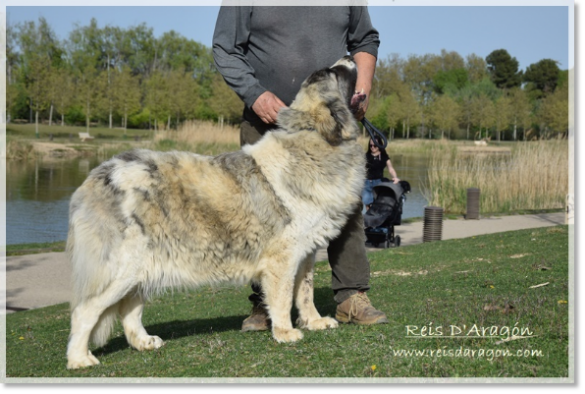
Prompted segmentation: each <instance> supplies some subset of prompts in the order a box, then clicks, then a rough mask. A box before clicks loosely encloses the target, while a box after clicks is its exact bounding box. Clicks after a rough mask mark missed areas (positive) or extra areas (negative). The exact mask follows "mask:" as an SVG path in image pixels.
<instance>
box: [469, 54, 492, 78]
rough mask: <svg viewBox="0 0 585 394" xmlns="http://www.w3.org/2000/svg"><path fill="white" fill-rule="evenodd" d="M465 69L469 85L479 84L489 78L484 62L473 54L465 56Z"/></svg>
mask: <svg viewBox="0 0 585 394" xmlns="http://www.w3.org/2000/svg"><path fill="white" fill-rule="evenodd" d="M465 69H466V70H467V76H468V78H469V82H471V83H476V82H479V81H481V80H482V79H484V78H486V77H488V76H489V75H488V71H487V64H486V62H485V60H484V59H483V58H482V57H480V56H477V55H476V54H475V53H472V54H470V55H468V56H467V58H466V62H465Z"/></svg>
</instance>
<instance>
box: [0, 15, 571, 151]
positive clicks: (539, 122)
mask: <svg viewBox="0 0 585 394" xmlns="http://www.w3.org/2000/svg"><path fill="white" fill-rule="evenodd" d="M6 73H7V75H6V76H7V78H6V81H7V89H6V100H7V101H6V110H7V112H8V115H9V119H22V118H29V119H31V120H32V115H29V114H34V116H35V119H37V120H40V119H49V121H51V120H52V119H53V117H54V116H56V119H59V118H60V122H58V123H59V124H65V123H75V122H80V123H83V124H85V125H86V127H90V125H92V124H95V123H96V122H100V123H102V124H107V125H109V126H110V127H114V126H115V125H120V126H121V128H122V129H126V128H127V127H154V128H169V127H176V126H177V125H179V124H180V123H181V122H183V121H186V120H193V119H215V120H218V119H223V120H225V121H227V122H231V123H233V122H237V121H239V120H240V117H241V114H242V109H243V103H242V102H241V100H240V99H239V98H238V97H237V95H236V94H235V93H234V92H233V91H232V90H231V89H230V88H229V87H228V86H227V84H226V83H225V81H224V80H223V78H222V77H221V75H220V74H219V73H218V72H217V70H216V69H215V66H214V62H213V58H212V54H211V49H210V48H207V47H206V46H204V45H202V44H201V43H198V42H195V41H193V40H190V39H188V38H186V37H183V36H181V35H180V34H179V33H177V32H175V31H172V30H171V31H168V32H165V33H163V34H162V35H160V36H159V37H156V36H155V35H154V33H153V29H152V28H150V27H148V26H147V25H146V24H144V23H143V24H139V25H136V26H133V27H130V28H125V29H123V28H119V27H116V26H109V25H108V26H100V25H99V23H98V21H97V20H95V19H93V20H91V21H90V22H89V23H88V24H87V25H84V26H80V25H77V26H75V27H74V29H73V30H72V31H71V33H70V34H69V36H68V37H66V38H65V39H64V40H62V41H61V40H59V39H58V38H57V37H56V36H55V34H54V32H53V31H52V30H51V27H50V26H49V25H48V23H47V22H46V20H44V19H43V18H39V20H38V21H35V22H25V23H21V24H17V25H11V24H8V26H7V31H6ZM523 81H524V83H525V85H524V86H522V85H521V82H523ZM567 92H568V71H567V70H559V69H558V64H557V63H556V62H555V61H553V60H551V59H543V60H541V61H540V62H538V63H536V64H533V65H531V66H530V67H528V68H527V70H526V72H523V71H521V70H519V69H518V61H517V60H516V59H515V58H514V57H512V56H511V55H510V54H509V53H508V52H507V51H506V50H505V49H498V50H495V51H493V52H492V53H490V54H489V55H488V56H487V57H486V58H485V59H484V58H482V57H480V56H478V55H476V54H470V55H468V56H467V57H466V58H463V57H462V56H461V55H460V54H458V53H457V52H453V51H446V50H442V51H441V52H440V53H439V54H421V55H414V54H412V55H409V56H408V57H407V58H401V57H400V56H399V55H398V54H392V55H390V56H389V57H388V58H386V59H378V64H377V67H376V73H375V76H374V81H373V85H372V91H371V98H370V107H369V110H368V118H369V119H370V120H371V121H372V122H373V123H374V124H375V125H376V126H377V127H378V128H380V129H381V130H384V131H385V132H387V133H388V135H389V136H390V137H391V138H394V137H402V138H413V137H425V138H426V137H433V136H440V137H442V138H453V136H455V138H458V137H463V138H467V139H472V138H483V137H487V136H491V135H492V134H494V133H495V134H494V135H495V136H496V137H497V138H498V139H514V140H516V139H520V138H527V136H528V130H533V131H534V130H538V133H539V134H540V136H541V137H552V136H555V135H558V134H561V135H563V133H566V131H567V128H568V123H567V122H568V93H567ZM433 132H434V133H433Z"/></svg>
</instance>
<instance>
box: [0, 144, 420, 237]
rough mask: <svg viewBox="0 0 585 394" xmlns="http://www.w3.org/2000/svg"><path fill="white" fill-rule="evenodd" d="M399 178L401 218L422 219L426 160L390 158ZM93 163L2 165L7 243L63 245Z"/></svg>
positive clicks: (410, 156)
mask: <svg viewBox="0 0 585 394" xmlns="http://www.w3.org/2000/svg"><path fill="white" fill-rule="evenodd" d="M392 163H393V165H394V168H395V169H396V171H397V173H398V176H399V177H400V179H404V180H407V181H409V182H410V185H411V188H412V191H411V192H410V193H409V194H408V195H407V200H406V202H405V203H404V211H403V215H402V218H403V219H406V218H412V217H422V216H423V214H424V207H425V205H427V202H426V200H425V199H424V197H423V196H422V194H421V182H423V180H424V179H425V177H426V170H427V164H426V157H425V156H422V155H393V156H392ZM97 165H99V161H98V160H97V159H86V158H78V159H73V160H48V161H37V162H16V161H11V160H7V161H6V243H7V244H20V243H36V242H55V241H64V240H65V239H66V238H67V226H68V224H67V221H68V215H69V212H68V211H69V199H70V197H71V195H72V194H73V192H74V191H75V189H77V188H78V187H79V186H80V185H81V184H82V183H83V181H84V180H85V178H86V177H87V175H88V174H89V172H90V171H91V170H92V169H93V168H95V167H96V166H97Z"/></svg>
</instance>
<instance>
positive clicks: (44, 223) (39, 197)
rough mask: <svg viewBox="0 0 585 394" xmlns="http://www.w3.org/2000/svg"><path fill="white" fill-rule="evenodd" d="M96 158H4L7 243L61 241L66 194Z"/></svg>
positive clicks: (65, 223)
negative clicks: (29, 159) (34, 159)
mask: <svg viewBox="0 0 585 394" xmlns="http://www.w3.org/2000/svg"><path fill="white" fill-rule="evenodd" d="M98 164H99V161H98V160H97V159H74V160H49V161H36V162H28V161H24V162H22V161H12V160H7V161H6V243H7V244H17V243H32V242H54V241H63V240H65V239H66V238H67V220H68V211H69V198H70V197H71V194H73V192H74V191H75V189H76V188H77V187H78V186H79V185H81V183H83V181H84V180H85V178H86V177H87V175H88V174H89V171H90V170H91V169H92V168H94V167H96V166H97V165H98Z"/></svg>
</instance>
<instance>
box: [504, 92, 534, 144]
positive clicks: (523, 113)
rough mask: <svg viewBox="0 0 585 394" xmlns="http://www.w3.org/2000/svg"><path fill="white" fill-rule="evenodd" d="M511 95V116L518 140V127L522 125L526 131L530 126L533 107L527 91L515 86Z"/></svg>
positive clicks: (515, 139) (515, 136)
mask: <svg viewBox="0 0 585 394" xmlns="http://www.w3.org/2000/svg"><path fill="white" fill-rule="evenodd" d="M509 97H510V104H509V105H510V116H511V118H512V119H511V123H512V125H513V126H514V131H513V139H514V141H517V140H518V132H517V130H518V127H519V126H520V127H522V129H523V130H524V132H525V131H526V128H527V127H529V126H530V122H531V119H530V113H531V107H530V102H529V101H528V96H527V95H526V92H525V91H524V90H522V89H520V88H514V89H512V90H511V91H510V93H509Z"/></svg>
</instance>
